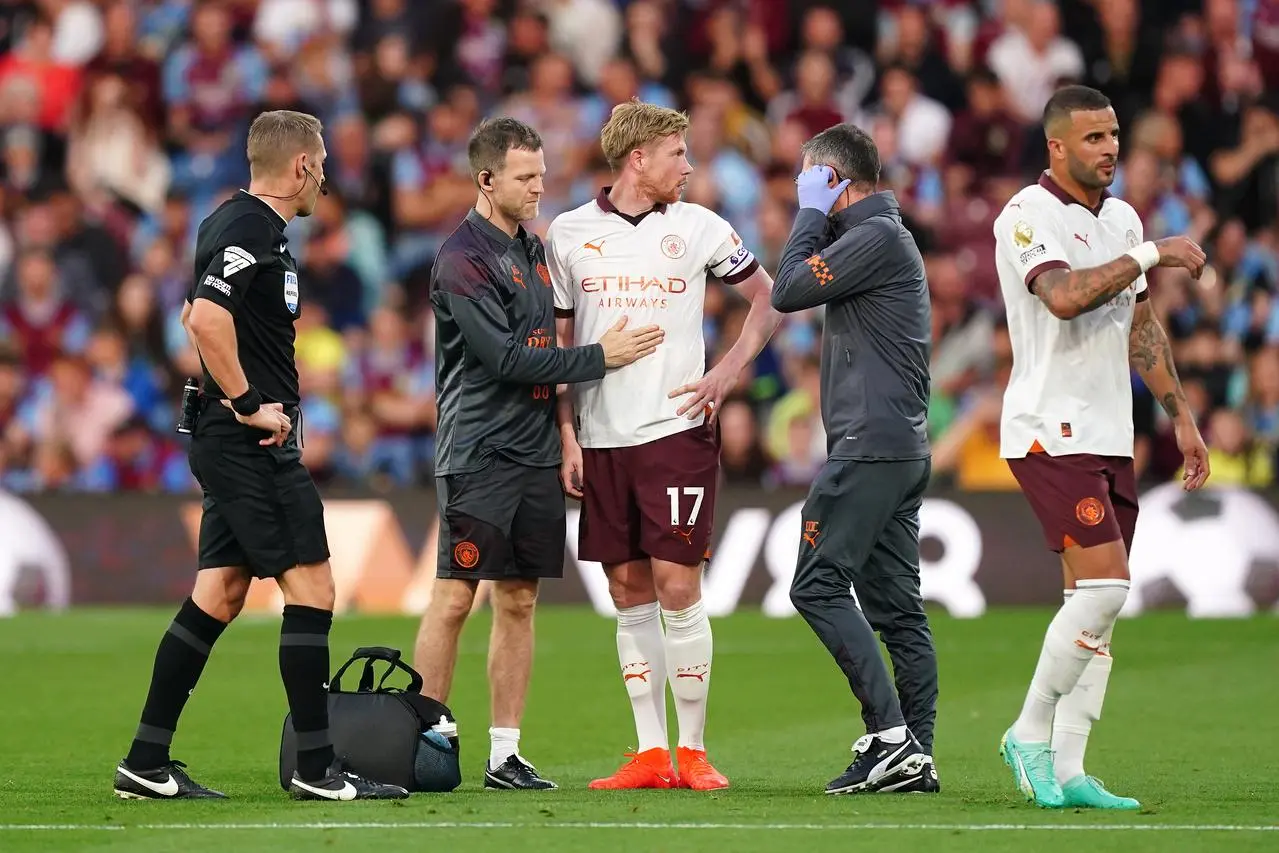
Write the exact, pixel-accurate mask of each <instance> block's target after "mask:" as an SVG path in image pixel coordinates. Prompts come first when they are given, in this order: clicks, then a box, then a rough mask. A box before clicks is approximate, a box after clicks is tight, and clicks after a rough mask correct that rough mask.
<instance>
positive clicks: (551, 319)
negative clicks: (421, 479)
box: [431, 209, 604, 476]
mask: <svg viewBox="0 0 1279 853" xmlns="http://www.w3.org/2000/svg"><path fill="white" fill-rule="evenodd" d="M431 305H432V307H433V308H434V311H435V349H436V356H435V395H436V402H437V405H438V407H439V424H438V428H437V435H436V441H435V473H436V475H437V476H440V475H445V474H464V473H469V472H473V471H478V470H480V469H481V468H483V467H484V466H485V465H487V464H488V463H489V462H491V461H492V459H493V457H494V456H502V457H505V458H507V459H510V460H511V461H513V462H518V463H520V464H521V465H527V466H530V467H535V468H540V467H554V466H556V465H559V464H560V439H559V432H558V431H557V430H556V428H555V386H556V385H557V384H559V383H568V382H589V381H591V380H593V379H601V378H603V376H604V349H603V347H601V346H600V345H599V344H590V345H588V346H582V347H571V348H559V347H557V346H556V343H555V299H554V296H553V295H552V292H551V274H550V271H549V270H548V269H547V266H546V250H545V248H544V247H543V246H542V241H541V239H539V238H538V237H537V235H535V234H529V233H528V232H526V231H525V230H524V229H523V228H522V227H521V228H520V230H519V233H518V234H517V235H516V236H515V237H514V238H512V237H510V236H508V235H507V234H506V232H504V231H502V230H501V229H500V228H498V227H497V226H496V225H493V224H492V223H491V222H489V221H488V220H486V219H484V218H483V217H482V216H480V215H479V214H478V213H476V211H475V210H474V209H472V210H471V212H470V213H469V214H467V217H466V219H465V220H464V221H463V222H462V224H461V225H459V226H458V228H457V230H456V231H454V232H453V233H452V235H450V236H449V238H448V239H447V240H446V241H444V245H443V246H442V247H440V251H439V254H438V255H437V256H436V259H435V265H434V267H433V268H432V270H431Z"/></svg>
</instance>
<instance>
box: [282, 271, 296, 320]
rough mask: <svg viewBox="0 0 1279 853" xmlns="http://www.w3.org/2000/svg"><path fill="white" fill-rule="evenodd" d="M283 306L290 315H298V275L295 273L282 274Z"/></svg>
mask: <svg viewBox="0 0 1279 853" xmlns="http://www.w3.org/2000/svg"><path fill="white" fill-rule="evenodd" d="M284 306H285V307H286V308H288V309H289V313H290V314H296V313H298V274H297V273H295V272H288V271H286V272H285V273H284Z"/></svg>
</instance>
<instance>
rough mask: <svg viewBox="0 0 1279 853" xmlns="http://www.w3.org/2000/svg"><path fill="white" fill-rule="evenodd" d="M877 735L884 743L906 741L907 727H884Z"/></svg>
mask: <svg viewBox="0 0 1279 853" xmlns="http://www.w3.org/2000/svg"><path fill="white" fill-rule="evenodd" d="M877 737H878V738H879V739H880V740H882V741H883V742H884V743H905V742H906V727H905V726H893V727H892V728H891V729H884V730H883V731H882V732H880V733H879V734H878V735H877Z"/></svg>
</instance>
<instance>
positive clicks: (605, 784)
mask: <svg viewBox="0 0 1279 853" xmlns="http://www.w3.org/2000/svg"><path fill="white" fill-rule="evenodd" d="M626 757H627V758H629V759H630V761H628V762H627V763H626V764H623V765H622V767H621V769H619V770H618V771H617V772H616V773H614V774H613V775H612V776H606V777H605V778H603V779H596V780H595V781H593V782H591V784H589V785H587V786H586V787H588V788H590V789H591V790H592V791H632V790H636V789H638V788H678V787H679V777H678V776H677V775H676V774H675V768H674V767H672V766H671V752H670V750H668V749H662V748H661V747H660V746H658V747H654V748H652V749H646V750H644V751H643V752H628V753H626Z"/></svg>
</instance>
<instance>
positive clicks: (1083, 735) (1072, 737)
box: [1052, 589, 1114, 785]
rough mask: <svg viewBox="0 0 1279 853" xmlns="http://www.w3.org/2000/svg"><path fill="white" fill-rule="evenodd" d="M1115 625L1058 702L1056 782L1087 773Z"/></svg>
mask: <svg viewBox="0 0 1279 853" xmlns="http://www.w3.org/2000/svg"><path fill="white" fill-rule="evenodd" d="M1073 593H1074V590H1073V589H1068V590H1065V597H1066V600H1067V601H1069V600H1070V599H1071V596H1072V594H1073ZM1113 630H1114V627H1113V626H1112V627H1111V628H1110V629H1108V630H1107V631H1106V632H1105V633H1104V634H1103V635H1102V637H1101V648H1099V649H1098V650H1097V653H1096V654H1095V655H1093V657H1092V660H1090V661H1088V665H1087V666H1086V667H1084V673H1083V675H1081V676H1079V681H1077V682H1075V687H1074V689H1073V690H1071V691H1070V692H1069V693H1067V694H1066V695H1065V696H1063V697H1061V700H1060V701H1059V702H1058V703H1057V714H1056V716H1055V717H1053V738H1052V748H1053V769H1054V770H1055V771H1056V774H1057V783H1058V784H1060V785H1064V784H1066V783H1067V782H1069V781H1070V780H1071V779H1074V778H1075V777H1076V776H1083V775H1084V752H1085V751H1086V750H1087V749H1088V735H1089V734H1090V733H1091V731H1092V724H1093V723H1094V722H1095V721H1097V720H1100V719H1101V706H1102V703H1103V702H1105V699H1106V685H1107V683H1108V682H1109V681H1110V668H1111V666H1112V665H1113V663H1114V660H1113V658H1111V656H1110V635H1111V633H1112V631H1113Z"/></svg>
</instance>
